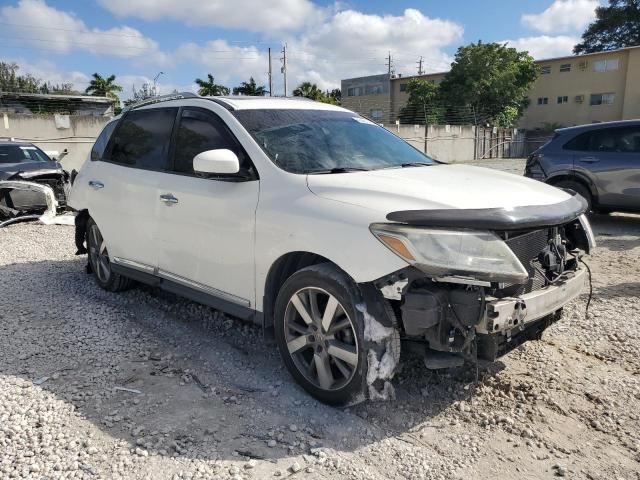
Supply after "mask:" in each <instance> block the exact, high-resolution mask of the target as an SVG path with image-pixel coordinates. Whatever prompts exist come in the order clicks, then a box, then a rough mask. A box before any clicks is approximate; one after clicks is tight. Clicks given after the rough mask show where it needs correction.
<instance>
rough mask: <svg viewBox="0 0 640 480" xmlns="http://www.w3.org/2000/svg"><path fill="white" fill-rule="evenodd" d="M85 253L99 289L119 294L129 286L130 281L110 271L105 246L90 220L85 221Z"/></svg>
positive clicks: (96, 227)
mask: <svg viewBox="0 0 640 480" xmlns="http://www.w3.org/2000/svg"><path fill="white" fill-rule="evenodd" d="M87 251H88V254H89V265H90V266H91V270H92V272H93V276H94V278H95V280H96V283H97V284H98V285H99V286H100V287H101V288H104V289H105V290H109V291H110V292H119V291H122V290H126V289H127V288H129V287H130V286H131V283H132V280H131V279H129V278H127V277H124V276H122V275H120V274H119V273H115V272H114V271H113V270H112V269H111V261H110V259H109V252H108V251H107V245H106V243H105V241H104V238H102V233H101V232H100V229H99V228H98V225H97V224H96V222H95V221H94V220H93V219H92V218H89V220H88V221H87Z"/></svg>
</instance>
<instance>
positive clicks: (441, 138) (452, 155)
mask: <svg viewBox="0 0 640 480" xmlns="http://www.w3.org/2000/svg"><path fill="white" fill-rule="evenodd" d="M388 129H389V131H391V132H393V133H395V134H396V135H398V136H399V137H401V138H403V139H404V140H406V141H407V142H408V143H410V144H411V145H413V146H414V147H416V148H417V149H418V150H420V151H421V152H424V151H425V143H426V148H427V151H426V153H427V155H429V156H430V157H433V158H435V159H436V160H441V161H443V162H466V161H470V160H474V155H475V151H476V150H475V141H476V136H475V133H476V128H475V127H474V126H472V125H463V126H460V125H429V129H428V135H427V138H426V142H425V126H424V125H395V126H393V127H388Z"/></svg>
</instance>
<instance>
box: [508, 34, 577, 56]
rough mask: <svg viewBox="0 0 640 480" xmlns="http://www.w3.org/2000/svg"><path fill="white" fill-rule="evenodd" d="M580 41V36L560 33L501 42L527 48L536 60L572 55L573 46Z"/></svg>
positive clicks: (521, 48) (520, 48)
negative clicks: (554, 35)
mask: <svg viewBox="0 0 640 480" xmlns="http://www.w3.org/2000/svg"><path fill="white" fill-rule="evenodd" d="M579 41H580V38H578V37H572V36H567V35H558V36H556V37H551V36H547V35H541V36H538V37H524V38H518V39H516V40H505V41H504V42H500V43H508V44H509V46H510V47H513V48H516V49H517V50H527V51H528V52H529V53H530V54H531V56H532V57H533V58H535V59H536V60H540V59H544V58H553V57H563V56H565V55H571V52H572V50H573V46H574V45H575V44H576V43H578V42H579Z"/></svg>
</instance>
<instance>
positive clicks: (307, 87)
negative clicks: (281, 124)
mask: <svg viewBox="0 0 640 480" xmlns="http://www.w3.org/2000/svg"><path fill="white" fill-rule="evenodd" d="M293 96H294V97H305V98H310V99H311V100H316V101H319V100H322V97H323V96H324V94H323V93H322V90H320V89H319V88H318V86H317V85H316V84H315V83H311V82H302V83H301V84H300V85H298V86H297V87H296V89H295V90H294V91H293Z"/></svg>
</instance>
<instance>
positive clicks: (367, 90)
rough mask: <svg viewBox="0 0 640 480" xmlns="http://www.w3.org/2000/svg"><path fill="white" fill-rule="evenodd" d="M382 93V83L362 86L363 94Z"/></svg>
mask: <svg viewBox="0 0 640 480" xmlns="http://www.w3.org/2000/svg"><path fill="white" fill-rule="evenodd" d="M381 93H382V85H366V86H365V87H364V94H365V95H379V94H381Z"/></svg>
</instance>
